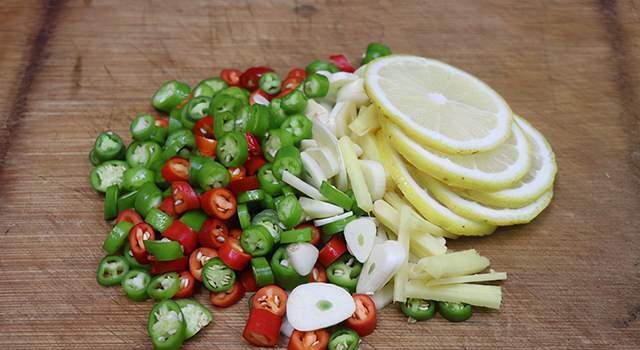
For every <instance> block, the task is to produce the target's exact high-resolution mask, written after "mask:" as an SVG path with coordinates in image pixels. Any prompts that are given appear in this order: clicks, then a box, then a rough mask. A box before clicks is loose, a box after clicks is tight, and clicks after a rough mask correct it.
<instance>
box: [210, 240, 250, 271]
mask: <svg viewBox="0 0 640 350" xmlns="http://www.w3.org/2000/svg"><path fill="white" fill-rule="evenodd" d="M218 256H219V257H220V260H222V262H223V263H225V265H227V266H229V267H230V268H232V269H234V270H236V271H240V270H242V269H244V268H245V267H247V265H249V263H250V262H251V255H249V254H247V253H245V252H244V249H242V246H241V245H240V241H238V240H237V239H236V238H232V237H229V238H227V240H226V241H225V242H224V243H223V244H222V247H220V249H219V250H218Z"/></svg>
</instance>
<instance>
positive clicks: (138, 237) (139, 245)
mask: <svg viewBox="0 0 640 350" xmlns="http://www.w3.org/2000/svg"><path fill="white" fill-rule="evenodd" d="M155 239H156V232H155V231H154V230H153V227H151V225H149V224H147V223H145V222H141V223H139V224H136V225H135V226H133V227H132V228H131V230H130V231H129V245H131V253H132V254H133V257H134V258H135V259H136V261H137V262H139V263H140V264H143V265H144V264H148V263H149V254H148V253H147V250H146V249H145V247H144V241H149V240H151V241H152V240H155Z"/></svg>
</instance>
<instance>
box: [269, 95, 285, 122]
mask: <svg viewBox="0 0 640 350" xmlns="http://www.w3.org/2000/svg"><path fill="white" fill-rule="evenodd" d="M269 114H270V115H271V118H270V119H271V121H270V124H269V128H271V129H277V128H279V127H280V125H282V123H283V122H284V120H285V119H287V112H285V111H284V109H282V99H281V98H274V99H273V100H271V103H270V104H269Z"/></svg>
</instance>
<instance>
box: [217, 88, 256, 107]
mask: <svg viewBox="0 0 640 350" xmlns="http://www.w3.org/2000/svg"><path fill="white" fill-rule="evenodd" d="M220 95H222V96H227V97H232V98H235V99H236V100H238V101H239V102H241V103H243V104H245V105H247V104H249V91H248V90H245V89H243V88H241V87H237V86H231V87H228V88H226V89H224V90H222V91H220Z"/></svg>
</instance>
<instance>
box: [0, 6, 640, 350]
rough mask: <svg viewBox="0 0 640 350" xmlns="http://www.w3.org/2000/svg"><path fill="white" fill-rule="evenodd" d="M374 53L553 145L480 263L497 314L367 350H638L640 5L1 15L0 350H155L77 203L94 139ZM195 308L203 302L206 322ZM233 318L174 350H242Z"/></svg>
mask: <svg viewBox="0 0 640 350" xmlns="http://www.w3.org/2000/svg"><path fill="white" fill-rule="evenodd" d="M370 41H382V42H385V43H387V44H389V45H390V46H391V48H392V49H393V51H394V52H400V53H411V54H417V55H423V56H428V57H434V58H437V59H441V60H444V61H446V62H449V63H451V64H454V65H456V66H458V67H461V68H462V69H465V70H467V71H469V72H471V73H473V74H474V75H476V76H478V77H480V78H481V79H483V80H485V81H486V82H488V83H489V84H490V85H491V86H493V87H494V88H495V89H496V90H497V91H499V92H500V93H501V94H502V95H503V96H504V97H505V98H506V99H507V101H508V102H509V103H510V105H511V107H512V108H513V110H514V111H516V112H517V113H519V114H521V115H522V116H524V117H526V118H528V119H529V120H530V121H531V122H532V123H533V125H535V126H536V127H537V128H538V129H540V130H541V131H542V132H544V134H545V135H546V136H547V138H548V139H549V141H550V143H551V144H552V146H553V148H554V150H555V152H556V155H557V159H558V164H559V167H560V172H559V176H558V179H557V182H556V187H555V199H554V201H553V203H552V204H551V205H550V206H549V208H548V209H547V210H546V211H545V212H544V213H543V214H542V215H540V217H539V218H538V219H536V220H535V221H534V222H533V223H532V224H529V225H526V226H519V227H510V228H505V229H500V230H498V232H496V233H495V234H494V235H492V236H490V237H486V238H481V239H460V240H458V241H455V242H450V247H451V248H453V249H463V248H471V247H473V248H476V249H477V250H478V251H479V252H480V253H481V254H483V255H485V256H488V257H490V258H491V261H492V264H493V268H495V269H496V270H499V271H507V272H508V273H509V280H508V281H507V282H505V283H503V284H502V286H503V291H504V302H503V308H502V310H501V311H500V312H495V311H486V310H481V309H477V310H476V312H475V314H474V316H473V318H472V319H471V320H470V321H468V322H465V323H462V324H453V323H449V322H446V321H444V320H443V319H441V318H439V317H438V318H436V319H434V320H431V321H428V322H424V323H419V324H407V322H406V318H405V317H403V316H402V315H401V314H400V312H399V311H398V310H397V308H396V307H388V308H387V309H385V310H384V311H383V312H382V315H381V316H380V318H379V326H378V329H377V330H376V332H375V333H374V334H373V335H371V336H369V337H367V338H366V339H364V341H363V343H362V346H361V348H362V349H391V348H394V349H461V348H464V349H496V348H503V349H530V348H536V349H639V348H640V335H639V332H640V320H638V318H639V317H640V265H639V264H640V249H639V248H640V243H639V242H640V236H639V234H640V232H639V227H640V191H639V189H640V186H639V182H640V177H639V174H640V172H639V168H640V141H639V140H640V138H639V135H640V132H639V130H640V129H639V119H640V112H639V111H640V95H639V94H640V87H639V84H640V1H637V0H633V1H614V0H611V1H604V0H602V1H595V0H594V1H580V0H572V1H506V0H503V1H500V0H497V1H474V0H459V1H447V0H442V1H418V0H416V1H393V2H392V1H366V0H361V1H338V0H327V1H320V2H313V3H312V2H311V1H226V2H224V1H206V0H203V1H197V2H196V1H193V2H186V1H168V0H166V1H126V0H121V1H116V0H112V1H106V0H105V1H91V0H84V1H79V0H77V1H48V2H47V1H44V0H42V1H38V0H3V1H2V3H1V4H0V91H2V97H3V98H2V99H0V348H1V349H53V348H55V349H134V348H135V349H139V348H145V349H146V348H150V342H149V341H148V339H147V334H146V320H147V313H148V311H149V309H150V307H151V302H147V303H137V304H136V303H132V302H130V301H128V300H127V299H126V298H125V297H124V296H123V295H122V292H121V291H120V290H119V289H118V288H113V289H106V288H101V287H100V286H98V285H97V283H96V282H95V269H96V266H97V263H98V261H99V260H100V258H101V257H102V255H103V253H102V251H101V249H100V244H101V242H102V240H103V238H104V236H105V234H106V232H107V230H108V227H109V226H108V224H107V223H105V222H104V221H103V220H102V217H101V216H102V214H101V210H102V201H101V197H100V196H99V195H97V194H96V193H95V192H94V191H93V190H92V189H91V187H90V186H89V184H88V173H89V171H90V164H89V162H88V159H87V154H88V151H89V149H90V147H91V144H92V142H93V140H94V138H95V136H96V135H97V134H98V133H99V132H100V131H101V130H104V129H113V130H114V131H116V132H118V133H120V134H121V135H126V134H127V128H128V125H129V122H130V120H131V119H132V118H133V117H134V116H135V115H136V113H141V112H150V111H151V109H150V106H149V98H150V96H151V94H152V93H153V92H154V90H155V89H156V88H157V87H158V86H159V85H160V83H162V82H163V81H164V80H167V79H174V78H175V79H180V80H184V81H187V82H189V83H196V82H197V81H198V80H199V79H202V78H205V77H208V76H213V75H216V74H218V72H219V71H220V69H222V68H224V67H238V68H243V69H244V68H246V67H249V66H252V65H258V64H266V65H269V66H272V67H273V68H275V69H276V70H277V71H278V72H280V73H284V72H286V71H287V69H289V68H290V67H293V66H304V65H305V64H306V63H308V62H310V61H311V60H312V59H316V58H323V59H324V58H326V57H327V56H328V55H329V54H333V53H345V54H347V55H348V56H349V57H351V58H352V60H353V61H358V58H359V55H360V54H361V52H362V51H363V50H364V48H365V47H366V45H367V43H368V42H370ZM204 294H205V293H202V294H200V296H199V299H200V300H201V301H202V302H204V303H208V301H207V298H206V297H205V295H204ZM246 316H247V306H246V301H243V302H240V303H239V304H237V305H236V306H234V307H232V308H231V309H228V310H215V322H214V324H213V326H210V327H209V328H207V329H206V331H204V332H203V334H202V335H199V336H198V337H196V338H195V339H194V340H193V341H190V342H189V343H188V345H187V346H185V348H187V349H225V350H226V349H244V348H247V345H246V344H245V343H244V342H243V341H242V339H241V336H240V334H241V331H242V327H243V325H244V322H245V319H246Z"/></svg>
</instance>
